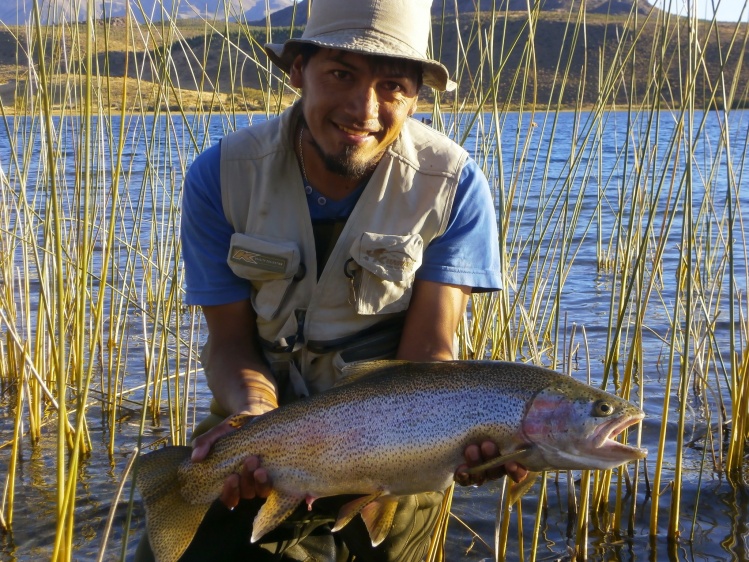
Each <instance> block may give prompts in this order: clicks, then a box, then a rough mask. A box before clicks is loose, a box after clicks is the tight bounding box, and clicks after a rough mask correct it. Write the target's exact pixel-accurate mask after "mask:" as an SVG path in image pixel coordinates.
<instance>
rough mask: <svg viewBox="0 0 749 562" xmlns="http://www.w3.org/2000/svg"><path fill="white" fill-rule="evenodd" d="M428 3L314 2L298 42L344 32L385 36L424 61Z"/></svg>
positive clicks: (409, 0) (406, 0)
mask: <svg viewBox="0 0 749 562" xmlns="http://www.w3.org/2000/svg"><path fill="white" fill-rule="evenodd" d="M431 7H432V0H314V1H313V2H312V9H311V12H310V16H309V19H308V21H307V26H306V27H305V29H304V33H302V39H307V40H315V39H320V38H323V37H325V36H326V35H331V34H339V33H341V32H348V33H351V34H352V35H356V34H359V35H363V36H366V35H372V34H376V35H386V36H389V37H390V38H391V39H392V40H395V41H399V42H401V43H403V45H404V46H405V47H407V48H408V49H410V50H411V51H413V54H414V55H415V56H419V57H423V58H426V53H427V46H428V44H429V31H430V28H431V25H432V18H431Z"/></svg>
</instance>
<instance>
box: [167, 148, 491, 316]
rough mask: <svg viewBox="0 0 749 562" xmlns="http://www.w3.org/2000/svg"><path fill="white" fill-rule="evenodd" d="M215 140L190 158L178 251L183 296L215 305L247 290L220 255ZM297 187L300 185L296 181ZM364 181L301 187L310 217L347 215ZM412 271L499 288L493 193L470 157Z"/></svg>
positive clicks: (224, 250)
mask: <svg viewBox="0 0 749 562" xmlns="http://www.w3.org/2000/svg"><path fill="white" fill-rule="evenodd" d="M220 163H221V145H220V144H217V145H214V146H212V147H211V148H208V149H207V150H205V151H204V152H202V153H201V154H200V155H199V156H198V157H197V158H196V159H195V162H193V164H192V165H191V166H190V169H189V170H188V172H187V176H186V177H185V183H184V187H183V193H182V224H181V238H182V258H183V259H184V263H185V281H186V291H187V295H186V299H185V300H186V303H187V304H190V305H206V306H210V305H219V304H228V303H232V302H236V301H239V300H244V299H247V298H249V297H250V293H251V285H250V282H249V281H247V280H246V279H242V278H241V277H238V276H237V275H235V274H234V272H232V270H231V269H230V268H229V265H228V264H227V263H226V258H227V256H228V253H229V245H230V239H231V236H232V234H234V228H233V227H232V226H231V225H230V224H229V222H228V221H227V220H226V216H225V215H224V210H223V207H222V205H221V185H220V169H221V165H220ZM300 188H301V186H300ZM363 189H364V186H361V187H360V188H359V189H358V190H356V192H355V193H352V194H351V195H349V196H348V197H346V198H345V199H343V200H341V201H331V200H327V199H325V198H324V197H322V196H321V195H320V194H318V193H316V192H315V191H314V190H310V189H307V195H308V197H307V201H308V203H309V208H310V216H311V217H312V219H313V220H318V219H328V218H333V219H335V218H342V217H347V216H348V215H349V214H350V213H351V211H352V210H353V208H354V205H356V201H357V200H358V198H359V195H360V194H361V191H362V190H363ZM416 278H417V279H424V280H426V281H434V282H437V283H446V284H450V285H463V286H467V287H471V288H472V289H473V290H474V291H475V292H479V291H493V290H497V289H499V288H501V280H500V262H499V247H498V241H497V223H496V215H495V212H494V201H493V200H492V195H491V191H490V189H489V185H488V183H487V181H486V177H485V176H484V174H483V173H482V172H481V170H480V169H479V168H478V166H477V164H476V162H475V161H473V160H472V159H469V160H468V162H467V163H466V165H465V167H464V168H463V171H462V172H461V175H460V181H459V184H458V189H457V191H456V194H455V200H454V202H453V207H452V212H451V214H450V220H449V223H448V226H447V229H446V231H445V232H444V234H443V235H442V236H440V237H438V238H435V239H434V240H432V242H431V244H429V246H427V248H426V249H425V250H424V256H423V260H422V264H421V267H420V268H419V269H418V271H417V272H416Z"/></svg>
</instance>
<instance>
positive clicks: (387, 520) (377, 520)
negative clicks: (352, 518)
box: [361, 496, 398, 546]
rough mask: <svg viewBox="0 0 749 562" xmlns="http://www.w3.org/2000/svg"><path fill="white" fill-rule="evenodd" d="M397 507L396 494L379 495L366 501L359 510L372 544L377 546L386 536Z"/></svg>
mask: <svg viewBox="0 0 749 562" xmlns="http://www.w3.org/2000/svg"><path fill="white" fill-rule="evenodd" d="M397 508H398V498H397V497H396V496H381V497H379V498H377V499H375V500H373V501H371V502H370V503H368V504H367V505H366V506H364V508H363V509H362V510H361V516H362V519H364V524H365V525H366V526H367V531H368V532H369V538H370V539H371V540H372V546H377V545H378V544H380V543H381V542H382V541H384V540H385V537H387V535H388V533H389V532H390V529H391V527H392V526H393V519H394V518H395V510H396V509H397Z"/></svg>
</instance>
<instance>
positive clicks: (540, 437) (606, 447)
mask: <svg viewBox="0 0 749 562" xmlns="http://www.w3.org/2000/svg"><path fill="white" fill-rule="evenodd" d="M644 417H645V413H644V412H643V411H642V410H641V409H640V408H638V407H637V406H635V405H634V404H632V403H631V402H628V401H626V400H623V399H622V398H619V397H618V396H615V395H613V394H610V393H608V392H605V391H603V390H600V389H597V388H593V387H590V386H588V385H585V384H583V383H581V382H579V381H576V380H574V379H572V378H569V380H568V381H561V382H556V383H555V384H553V385H551V386H548V387H546V388H545V389H543V390H542V391H540V392H539V393H537V394H536V395H535V397H534V398H533V399H532V401H531V402H530V404H529V405H528V409H527V411H526V415H525V418H524V420H523V424H522V434H523V438H524V439H525V440H526V443H529V444H532V445H533V447H532V449H533V451H534V455H533V456H534V457H536V460H535V462H538V463H540V464H544V465H545V466H543V467H537V468H535V469H534V470H539V469H543V470H548V469H560V470H577V469H580V470H582V469H601V470H607V469H611V468H614V467H616V466H619V465H621V464H623V463H625V462H629V461H632V460H636V459H642V458H644V457H645V456H646V455H647V450H645V449H640V448H638V447H633V446H630V445H626V444H624V443H621V442H619V441H616V437H617V436H618V435H619V434H621V432H622V431H624V429H626V428H628V427H630V426H631V425H633V424H636V423H638V422H639V421H640V420H642V419H643V418H644ZM529 464H531V461H529ZM529 468H532V467H530V466H529Z"/></svg>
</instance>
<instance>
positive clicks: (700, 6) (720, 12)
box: [650, 0, 749, 22]
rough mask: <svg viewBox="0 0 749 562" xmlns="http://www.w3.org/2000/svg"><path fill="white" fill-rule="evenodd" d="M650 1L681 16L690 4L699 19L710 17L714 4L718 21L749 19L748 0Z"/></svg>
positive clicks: (685, 12) (744, 20)
mask: <svg viewBox="0 0 749 562" xmlns="http://www.w3.org/2000/svg"><path fill="white" fill-rule="evenodd" d="M650 3H651V4H653V5H655V6H658V7H659V8H665V9H667V10H668V11H669V12H672V13H675V14H680V15H683V16H684V15H687V10H688V6H692V9H696V10H697V17H698V18H700V19H712V17H713V13H714V12H715V10H714V9H713V5H716V6H717V20H718V21H734V22H735V21H739V20H741V21H743V22H746V21H749V0H720V2H718V0H651V2H650ZM742 10H743V13H742Z"/></svg>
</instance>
